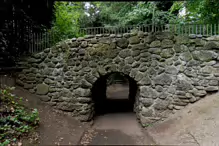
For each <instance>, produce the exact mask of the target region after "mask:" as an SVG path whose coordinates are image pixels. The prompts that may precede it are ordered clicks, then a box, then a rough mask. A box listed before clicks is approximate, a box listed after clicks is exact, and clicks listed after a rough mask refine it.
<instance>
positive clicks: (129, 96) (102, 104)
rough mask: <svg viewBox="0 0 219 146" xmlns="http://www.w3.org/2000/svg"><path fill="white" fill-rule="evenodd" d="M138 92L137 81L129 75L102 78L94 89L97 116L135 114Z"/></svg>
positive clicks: (116, 73)
mask: <svg viewBox="0 0 219 146" xmlns="http://www.w3.org/2000/svg"><path fill="white" fill-rule="evenodd" d="M111 87H112V88H111ZM108 90H109V91H108ZM137 91H138V86H137V83H136V81H135V80H134V79H132V78H131V77H129V76H128V75H124V74H121V73H118V72H113V73H110V74H107V75H105V76H101V77H100V78H99V79H98V80H97V81H96V82H95V83H94V85H93V88H92V98H93V101H94V105H95V107H94V108H95V116H99V115H104V114H108V113H126V112H134V103H135V97H136V95H137ZM107 93H108V94H107ZM109 94H111V95H109Z"/></svg>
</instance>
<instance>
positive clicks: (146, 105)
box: [140, 98, 154, 107]
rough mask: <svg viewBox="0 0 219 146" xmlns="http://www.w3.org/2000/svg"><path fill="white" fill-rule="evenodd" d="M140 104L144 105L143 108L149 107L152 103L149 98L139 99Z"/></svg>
mask: <svg viewBox="0 0 219 146" xmlns="http://www.w3.org/2000/svg"><path fill="white" fill-rule="evenodd" d="M140 102H141V103H142V104H143V105H144V107H149V106H151V105H152V104H153V102H154V101H153V99H151V98H140Z"/></svg>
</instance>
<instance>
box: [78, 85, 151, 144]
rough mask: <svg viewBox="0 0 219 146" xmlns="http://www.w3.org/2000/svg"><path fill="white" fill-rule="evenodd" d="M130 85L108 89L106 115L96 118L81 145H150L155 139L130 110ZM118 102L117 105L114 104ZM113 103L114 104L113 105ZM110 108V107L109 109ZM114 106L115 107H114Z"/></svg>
mask: <svg viewBox="0 0 219 146" xmlns="http://www.w3.org/2000/svg"><path fill="white" fill-rule="evenodd" d="M128 95H129V87H128V85H121V84H114V85H111V86H109V87H108V88H107V98H108V99H111V100H112V101H111V100H108V103H109V104H108V105H105V106H106V108H107V109H109V110H105V111H106V113H105V114H104V115H101V116H98V117H96V118H95V121H94V125H93V126H92V127H91V128H90V129H89V130H87V131H86V132H85V134H84V136H83V137H82V139H81V142H80V144H86V145H150V144H155V143H154V141H153V139H152V138H151V137H150V136H149V135H148V134H147V133H146V132H145V130H144V129H143V128H142V127H141V125H140V124H139V123H138V121H137V118H136V115H135V113H133V112H132V110H129V106H127V105H128V104H129V103H128V102H124V100H125V99H128ZM115 100H116V101H117V102H116V104H115V103H114V102H115ZM111 102H112V104H111ZM109 106H110V107H109ZM112 106H113V107H112Z"/></svg>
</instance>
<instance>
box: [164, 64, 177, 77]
mask: <svg viewBox="0 0 219 146" xmlns="http://www.w3.org/2000/svg"><path fill="white" fill-rule="evenodd" d="M165 72H166V73H168V74H173V75H176V74H177V73H178V70H177V68H176V67H174V66H168V67H167V68H166V69H165Z"/></svg>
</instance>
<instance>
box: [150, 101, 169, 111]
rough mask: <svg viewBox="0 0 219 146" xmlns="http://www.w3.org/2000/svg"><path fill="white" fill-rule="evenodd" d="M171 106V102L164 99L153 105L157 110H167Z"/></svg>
mask: <svg viewBox="0 0 219 146" xmlns="http://www.w3.org/2000/svg"><path fill="white" fill-rule="evenodd" d="M168 105H169V102H168V101H166V100H162V99H157V100H156V102H155V104H154V105H153V107H154V109H156V110H166V109H167V107H168Z"/></svg>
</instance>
